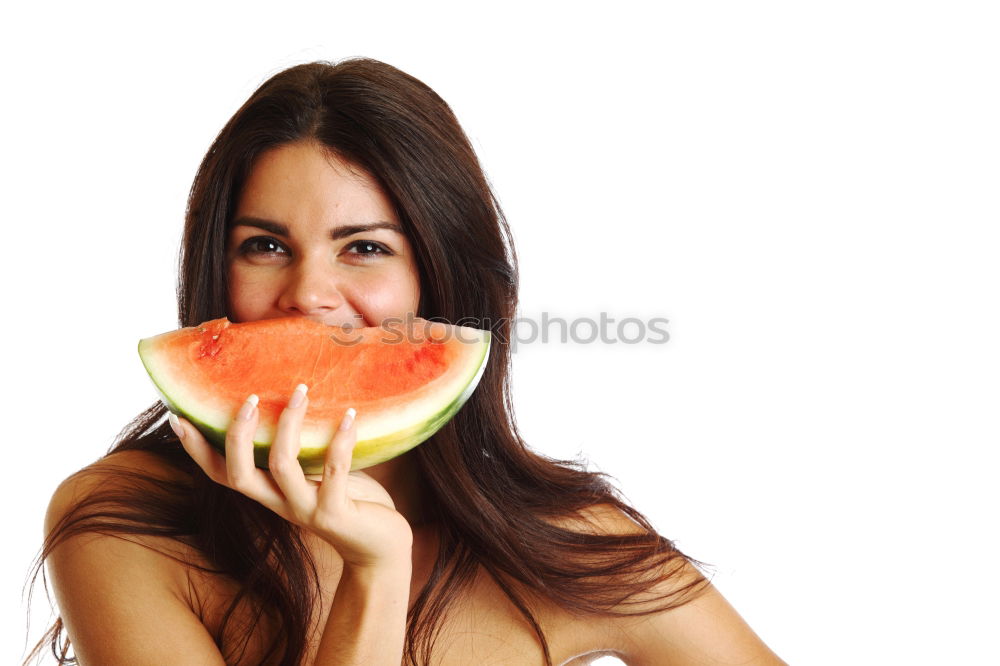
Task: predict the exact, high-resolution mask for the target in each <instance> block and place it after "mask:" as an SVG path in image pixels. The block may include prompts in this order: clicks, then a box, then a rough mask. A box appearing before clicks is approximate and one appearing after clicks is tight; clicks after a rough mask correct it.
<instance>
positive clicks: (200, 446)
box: [167, 412, 227, 484]
mask: <svg viewBox="0 0 1000 666" xmlns="http://www.w3.org/2000/svg"><path fill="white" fill-rule="evenodd" d="M167 419H168V420H169V421H170V427H171V428H172V429H173V431H174V434H176V435H177V439H179V440H181V446H183V447H184V450H185V451H187V453H188V455H189V456H191V459H192V460H194V461H195V462H196V463H197V464H198V467H201V469H202V471H204V472H205V474H206V475H208V478H210V479H212V481H215V482H216V483H223V484H224V483H226V479H227V473H226V459H225V458H223V457H222V456H221V455H219V452H218V451H216V450H215V449H214V448H212V445H211V444H209V443H208V442H207V441H206V440H205V438H204V437H202V436H201V433H200V432H198V430H197V429H196V428H195V427H194V426H192V425H191V424H190V423H188V422H187V421H186V420H185V419H181V418H179V417H178V416H177V415H176V414H174V413H173V412H170V413H169V414H168V415H167Z"/></svg>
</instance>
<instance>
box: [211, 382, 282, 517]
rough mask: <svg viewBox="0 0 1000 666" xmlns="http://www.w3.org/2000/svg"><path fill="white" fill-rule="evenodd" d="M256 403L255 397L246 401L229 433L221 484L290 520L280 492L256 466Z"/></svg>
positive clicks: (257, 418) (257, 419)
mask: <svg viewBox="0 0 1000 666" xmlns="http://www.w3.org/2000/svg"><path fill="white" fill-rule="evenodd" d="M257 402H258V398H257V396H256V395H251V396H250V397H249V398H247V399H246V402H244V403H243V405H242V406H241V407H240V409H239V411H238V412H237V413H236V417H235V418H234V419H233V420H232V422H231V423H230V424H229V428H228V430H226V460H225V463H226V478H225V480H223V481H222V482H221V483H222V484H223V485H225V486H229V487H230V488H232V489H233V490H235V491H237V492H240V493H243V494H244V495H246V496H247V497H249V498H251V499H254V500H257V501H258V502H260V503H261V504H263V505H264V506H266V507H267V508H269V509H271V510H272V511H274V512H275V513H277V514H278V515H281V516H285V517H287V511H285V510H284V507H285V498H284V497H283V496H282V494H281V490H280V489H279V488H278V486H277V484H276V483H275V482H274V480H273V479H271V477H269V476H268V475H267V473H266V472H264V470H261V469H259V468H258V467H257V465H256V464H255V462H254V457H253V435H254V432H255V431H256V430H257V423H258V421H259V420H260V419H259V415H258V411H257Z"/></svg>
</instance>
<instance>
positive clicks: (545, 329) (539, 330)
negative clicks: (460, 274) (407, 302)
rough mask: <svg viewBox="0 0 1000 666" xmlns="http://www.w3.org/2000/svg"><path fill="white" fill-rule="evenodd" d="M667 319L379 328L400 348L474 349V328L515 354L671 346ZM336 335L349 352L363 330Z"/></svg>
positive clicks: (346, 328) (395, 322)
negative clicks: (546, 347) (530, 349)
mask: <svg viewBox="0 0 1000 666" xmlns="http://www.w3.org/2000/svg"><path fill="white" fill-rule="evenodd" d="M668 323H670V320H668V319H667V318H665V317H652V318H649V319H641V318H639V317H624V318H621V319H617V318H614V317H611V316H609V314H608V313H607V312H601V313H600V315H599V316H598V317H596V318H594V317H574V318H571V319H568V318H564V317H554V316H552V315H551V314H550V313H549V312H543V313H542V314H541V316H540V317H517V318H516V319H513V320H509V319H496V320H491V319H489V318H483V319H480V318H476V317H463V318H462V319H459V320H458V321H456V322H454V325H453V326H443V327H442V326H436V325H437V324H451V322H449V321H446V320H444V319H442V318H440V317H431V318H429V319H423V318H420V317H417V316H415V315H414V314H412V313H410V314H407V315H406V317H405V318H404V317H389V318H387V319H385V320H384V321H383V322H382V324H381V325H380V328H382V329H383V330H384V336H383V337H382V338H381V342H383V343H385V344H399V343H402V342H409V343H413V342H421V341H423V340H427V339H428V338H430V339H434V340H438V341H442V342H446V341H448V340H450V339H452V337H454V338H455V339H457V340H458V341H459V342H464V343H467V344H468V343H476V342H479V341H480V339H479V337H478V336H475V337H473V336H472V335H471V334H470V333H469V332H468V331H467V330H466V329H467V328H474V329H479V330H484V331H489V332H490V334H491V335H492V336H493V340H494V342H495V343H498V344H510V347H511V351H512V352H516V351H517V350H518V348H519V347H520V346H521V345H534V344H561V345H568V344H573V345H595V344H596V345H664V344H666V343H667V342H668V341H669V340H670V333H669V332H668V331H667V324H668ZM331 328H332V329H333V330H334V331H335V332H334V333H331V334H330V338H331V339H332V340H333V341H334V342H336V343H338V344H342V345H346V346H348V347H351V346H354V345H356V344H358V343H359V342H361V341H362V339H363V336H362V335H361V333H360V332H359V331H360V327H358V326H353V325H351V324H345V325H343V326H334V327H331Z"/></svg>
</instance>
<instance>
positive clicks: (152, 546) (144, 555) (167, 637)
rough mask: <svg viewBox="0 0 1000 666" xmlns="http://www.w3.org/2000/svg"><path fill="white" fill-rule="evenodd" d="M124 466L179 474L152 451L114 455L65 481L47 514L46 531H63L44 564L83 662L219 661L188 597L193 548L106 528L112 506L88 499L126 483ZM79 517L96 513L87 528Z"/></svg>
mask: <svg viewBox="0 0 1000 666" xmlns="http://www.w3.org/2000/svg"><path fill="white" fill-rule="evenodd" d="M123 470H127V471H139V472H143V473H144V474H146V475H148V476H150V477H153V478H154V479H161V480H173V477H174V476H175V474H174V473H173V472H172V470H170V469H169V468H168V466H167V465H164V464H163V463H162V462H160V461H159V460H158V459H157V458H156V456H154V455H152V454H149V453H145V452H141V451H129V452H123V453H119V454H114V455H111V456H108V457H106V458H103V459H102V460H100V461H98V462H96V463H94V464H92V465H89V466H88V467H86V468H84V469H83V470H81V471H80V472H78V473H76V474H74V475H72V476H70V477H69V478H68V479H66V480H65V481H63V482H62V484H60V485H59V487H58V488H57V489H56V491H55V493H54V494H53V496H52V499H51V501H50V503H49V508H48V512H47V514H46V520H45V529H46V534H50V533H51V531H52V530H53V529H58V530H59V534H60V535H61V538H60V539H59V540H58V541H56V542H54V544H53V545H52V548H51V550H50V552H49V553H48V556H47V558H46V566H47V570H48V575H49V578H50V579H51V582H52V587H53V588H54V591H55V596H56V601H57V603H58V606H59V611H60V615H61V617H62V620H63V622H64V624H65V627H66V631H67V633H68V635H69V638H70V640H71V642H72V645H73V648H74V651H75V654H76V656H77V658H78V659H79V660H80V663H83V664H87V663H101V664H119V663H121V664H124V663H144V664H156V663H164V664H167V663H205V664H216V663H218V664H221V663H222V659H221V657H220V655H219V651H218V649H217V648H216V647H215V644H214V642H213V640H212V637H211V636H210V634H209V632H208V631H207V630H206V628H205V627H204V625H203V624H202V622H201V620H200V618H199V617H198V615H197V614H196V613H195V612H194V611H193V610H192V608H191V604H190V599H189V598H188V597H189V577H188V572H187V567H186V566H185V565H184V564H183V563H182V562H183V561H184V559H185V557H186V556H187V555H188V553H187V552H186V551H187V548H186V547H185V546H183V544H179V543H178V542H176V541H174V540H173V539H169V538H167V537H156V536H150V535H143V534H134V533H128V532H127V531H125V532H122V531H119V530H107V529H100V521H101V520H106V521H110V520H113V518H112V516H113V515H114V506H112V505H93V506H91V505H88V504H87V502H88V501H89V500H91V499H92V498H93V497H95V491H104V490H111V491H112V494H114V493H115V491H117V490H121V489H123V488H124V487H125V485H127V481H124V480H123V479H124V478H126V477H127V475H122V474H121V472H122V471H123ZM124 496H127V494H126V495H124ZM118 497H123V495H120V494H119V495H118ZM81 507H82V510H77V509H80V508H81ZM81 515H83V516H84V517H85V518H86V516H88V515H90V516H94V517H95V518H94V520H91V521H90V525H89V526H88V527H87V528H86V529H73V526H74V525H75V524H76V525H79V524H80V523H79V522H74V521H77V520H78V519H79V518H80V516H81ZM67 528H69V529H67ZM158 660H159V661H158Z"/></svg>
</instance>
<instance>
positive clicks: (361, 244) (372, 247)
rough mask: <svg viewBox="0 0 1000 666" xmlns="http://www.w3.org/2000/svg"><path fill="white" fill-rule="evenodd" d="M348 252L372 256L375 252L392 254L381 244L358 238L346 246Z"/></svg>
mask: <svg viewBox="0 0 1000 666" xmlns="http://www.w3.org/2000/svg"><path fill="white" fill-rule="evenodd" d="M347 249H348V251H349V253H350V254H360V255H362V256H374V255H376V254H392V253H391V252H389V250H387V249H386V248H385V247H383V246H382V245H379V244H378V243H375V242H373V241H366V240H359V241H354V242H353V243H351V244H350V245H348V246H347Z"/></svg>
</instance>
